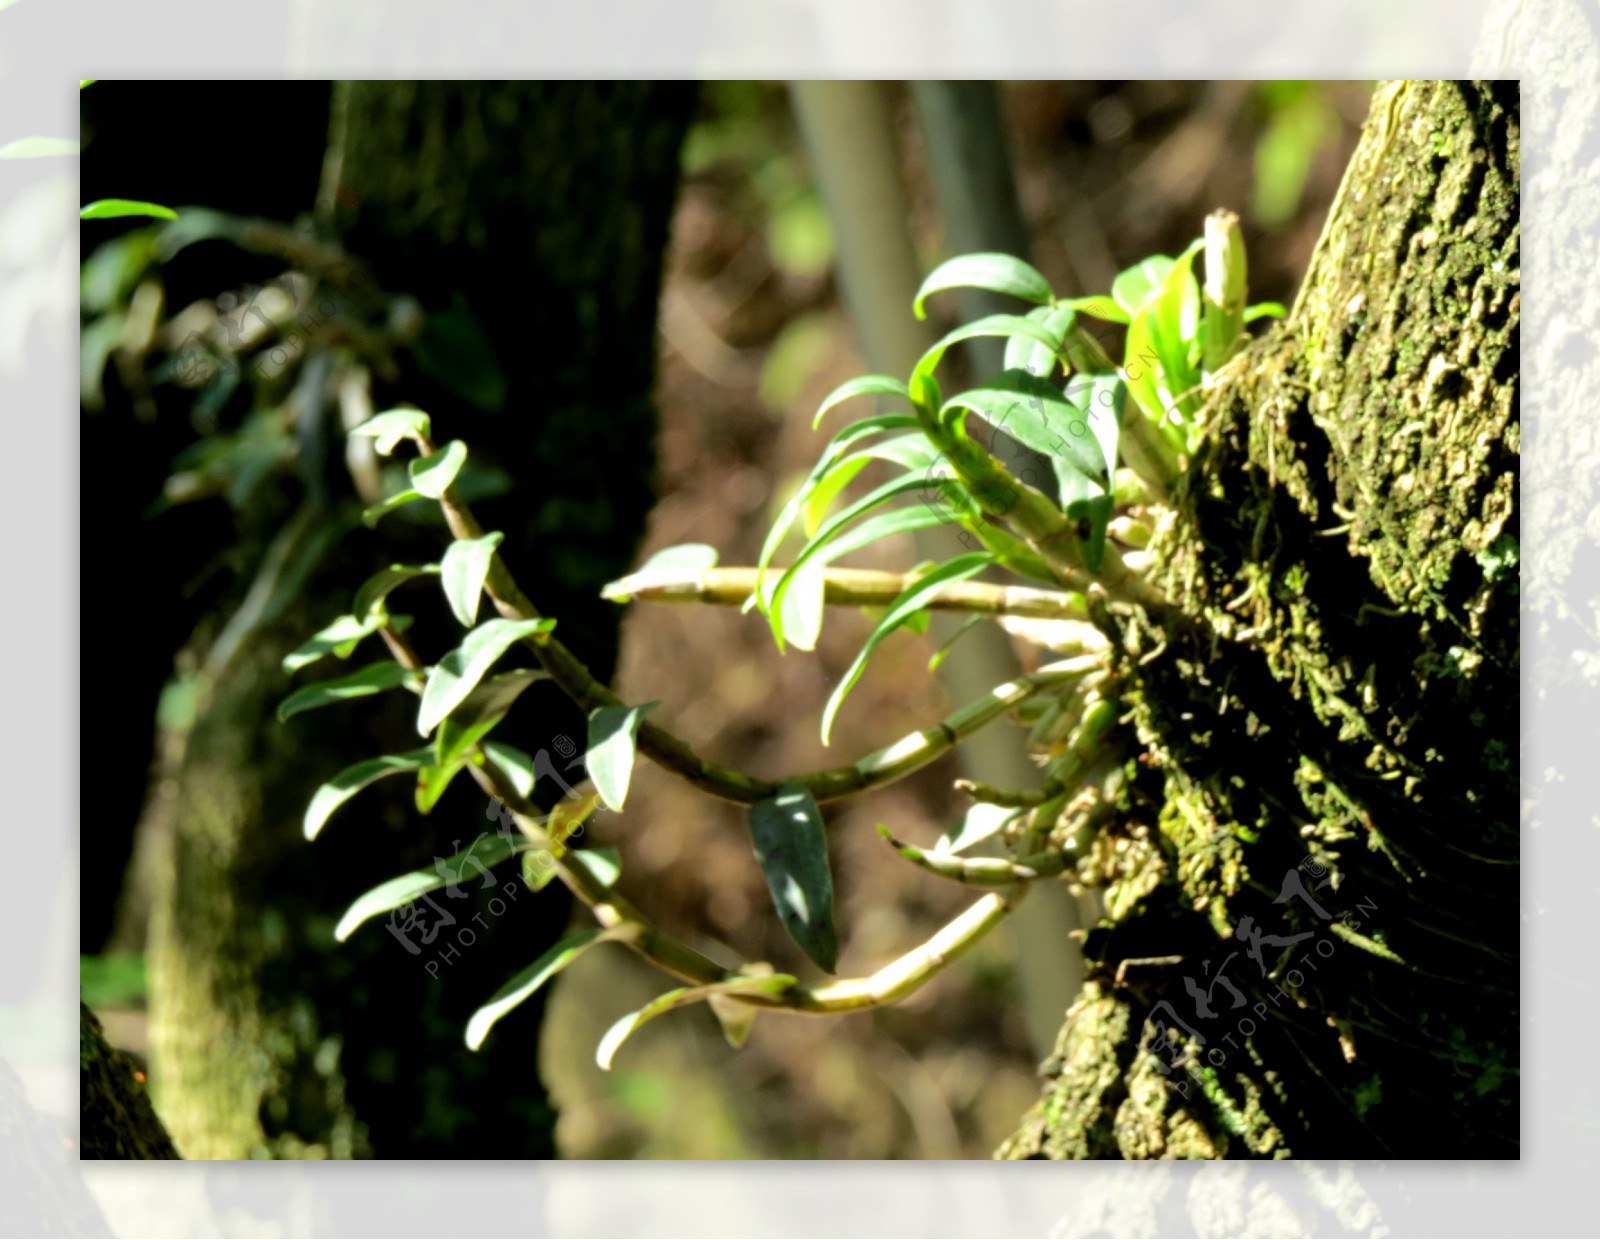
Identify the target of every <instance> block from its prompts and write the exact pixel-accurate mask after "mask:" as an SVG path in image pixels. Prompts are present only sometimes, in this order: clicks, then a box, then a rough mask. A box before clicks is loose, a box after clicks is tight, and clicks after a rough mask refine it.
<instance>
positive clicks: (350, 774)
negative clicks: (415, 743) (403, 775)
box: [304, 746, 433, 840]
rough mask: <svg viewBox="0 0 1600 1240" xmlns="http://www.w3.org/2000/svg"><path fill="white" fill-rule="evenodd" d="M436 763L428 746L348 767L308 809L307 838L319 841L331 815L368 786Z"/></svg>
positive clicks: (312, 799)
mask: <svg viewBox="0 0 1600 1240" xmlns="http://www.w3.org/2000/svg"><path fill="white" fill-rule="evenodd" d="M432 762H433V748H432V747H431V746H424V747H423V748H421V749H413V750H412V751H411V752H410V753H398V754H389V755H387V756H386V757H382V758H371V759H369V760H368V761H366V762H357V763H356V764H355V765H354V766H351V767H346V768H345V769H344V770H342V771H340V772H339V773H338V774H337V775H335V776H334V777H333V778H332V779H330V780H329V781H328V782H327V783H325V784H323V785H322V787H320V788H318V789H317V790H316V792H315V793H314V794H313V795H312V797H311V804H310V805H308V806H306V815H305V822H304V829H305V834H306V839H308V840H314V839H316V838H317V832H319V831H321V830H322V828H323V825H324V824H325V823H326V822H327V821H328V815H330V814H332V813H333V811H334V810H336V809H338V808H339V807H340V806H341V805H343V804H344V803H345V802H346V801H348V800H349V799H350V798H351V797H353V796H355V794H356V793H358V792H360V791H361V790H362V789H363V788H365V787H366V786H367V785H368V784H370V783H373V782H374V781H376V780H379V779H382V778H383V777H384V776H385V775H398V774H400V772H402V771H420V770H421V769H422V768H423V767H425V766H428V765H429V764H431V763H432Z"/></svg>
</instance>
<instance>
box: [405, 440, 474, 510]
mask: <svg viewBox="0 0 1600 1240" xmlns="http://www.w3.org/2000/svg"><path fill="white" fill-rule="evenodd" d="M466 462H467V445H466V444H464V443H462V442H461V441H460V440H459V439H452V440H451V441H450V442H449V443H447V444H445V446H444V447H442V448H440V449H439V450H438V451H437V452H433V453H430V454H429V455H427V456H420V457H418V458H417V459H416V460H414V461H412V462H411V485H412V486H413V487H415V488H416V489H417V492H418V494H420V495H425V496H427V498H429V499H442V498H443V497H444V493H445V492H446V491H447V490H449V489H450V484H451V483H452V482H454V481H455V480H456V475H457V474H459V473H460V472H461V467H462V466H463V465H465V464H466Z"/></svg>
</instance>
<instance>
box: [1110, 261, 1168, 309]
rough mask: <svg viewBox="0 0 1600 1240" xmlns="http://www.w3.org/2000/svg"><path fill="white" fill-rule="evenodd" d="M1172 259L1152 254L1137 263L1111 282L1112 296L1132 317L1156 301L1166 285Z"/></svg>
mask: <svg viewBox="0 0 1600 1240" xmlns="http://www.w3.org/2000/svg"><path fill="white" fill-rule="evenodd" d="M1171 271H1172V260H1171V259H1170V258H1168V257H1167V256H1166V255H1165V254H1152V255H1151V256H1150V257H1149V258H1147V259H1145V260H1144V261H1143V262H1139V263H1135V264H1134V265H1133V266H1132V267H1129V268H1128V269H1127V270H1126V271H1124V272H1122V273H1121V274H1120V275H1118V276H1117V278H1116V279H1115V280H1113V281H1112V282H1111V296H1112V298H1113V300H1115V301H1116V303H1117V305H1119V306H1121V307H1122V309H1123V312H1124V313H1126V314H1127V315H1128V316H1129V317H1130V318H1136V317H1138V314H1139V311H1141V310H1143V309H1144V308H1145V306H1147V305H1149V304H1150V302H1152V301H1154V300H1155V299H1156V298H1157V297H1158V296H1160V294H1161V290H1162V289H1163V288H1165V287H1166V284H1167V276H1168V274H1169V273H1170V272H1171Z"/></svg>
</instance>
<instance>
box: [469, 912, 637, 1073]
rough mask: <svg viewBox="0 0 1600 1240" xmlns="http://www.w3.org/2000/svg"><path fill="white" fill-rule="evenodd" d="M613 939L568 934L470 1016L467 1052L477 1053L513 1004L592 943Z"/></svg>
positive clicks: (604, 934)
mask: <svg viewBox="0 0 1600 1240" xmlns="http://www.w3.org/2000/svg"><path fill="white" fill-rule="evenodd" d="M614 937H616V935H615V932H614V931H607V930H580V931H578V932H577V933H576V934H569V935H567V937H566V938H564V939H562V940H561V941H560V942H559V943H557V944H556V945H555V946H554V947H552V948H551V949H550V950H549V951H547V952H545V954H544V955H542V956H540V957H539V959H537V960H535V961H534V962H533V963H532V964H530V965H529V966H528V967H527V968H526V969H524V970H523V971H522V972H521V973H518V974H517V975H516V976H515V977H514V978H512V979H511V980H510V981H509V982H507V983H506V984H505V985H504V986H502V987H500V989H499V990H497V991H495V993H494V997H493V998H492V999H490V1000H489V1002H487V1003H485V1004H484V1005H483V1006H482V1007H481V1008H479V1009H478V1010H477V1011H476V1012H474V1013H473V1014H472V1019H471V1020H469V1021H468V1022H467V1049H468V1050H474V1051H475V1050H477V1049H478V1048H479V1047H480V1046H482V1045H483V1040H484V1038H486V1037H488V1036H489V1030H491V1029H492V1028H494V1025H495V1022H496V1021H498V1020H499V1019H500V1018H501V1017H502V1016H504V1015H505V1014H506V1013H507V1012H509V1011H510V1010H511V1009H512V1008H514V1007H516V1006H517V1004H519V1003H521V1002H523V1001H524V1000H526V999H528V998H530V997H532V996H533V994H534V993H535V992H536V991H538V989H539V988H540V987H541V986H543V985H544V984H545V983H546V982H548V981H549V980H550V979H551V978H552V977H554V976H555V975H556V974H557V973H559V972H561V970H562V969H564V968H566V967H567V966H568V965H569V964H571V963H572V962H573V961H574V960H576V959H577V958H578V957H579V956H581V955H583V953H584V952H586V951H587V950H588V949H589V948H591V947H593V946H594V945H595V944H596V943H599V942H602V941H604V940H605V939H607V938H614Z"/></svg>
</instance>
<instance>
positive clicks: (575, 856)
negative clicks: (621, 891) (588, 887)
mask: <svg viewBox="0 0 1600 1240" xmlns="http://www.w3.org/2000/svg"><path fill="white" fill-rule="evenodd" d="M567 864H568V865H572V866H577V867H578V868H579V869H581V870H583V871H584V872H585V873H587V874H588V875H589V877H590V878H592V879H594V881H595V882H597V883H599V884H600V885H601V886H602V887H607V888H609V887H611V886H613V885H614V884H615V883H616V881H617V879H619V878H620V877H622V854H621V853H619V852H618V851H617V850H616V849H615V848H580V849H578V850H577V851H576V852H569V853H568V854H567Z"/></svg>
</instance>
